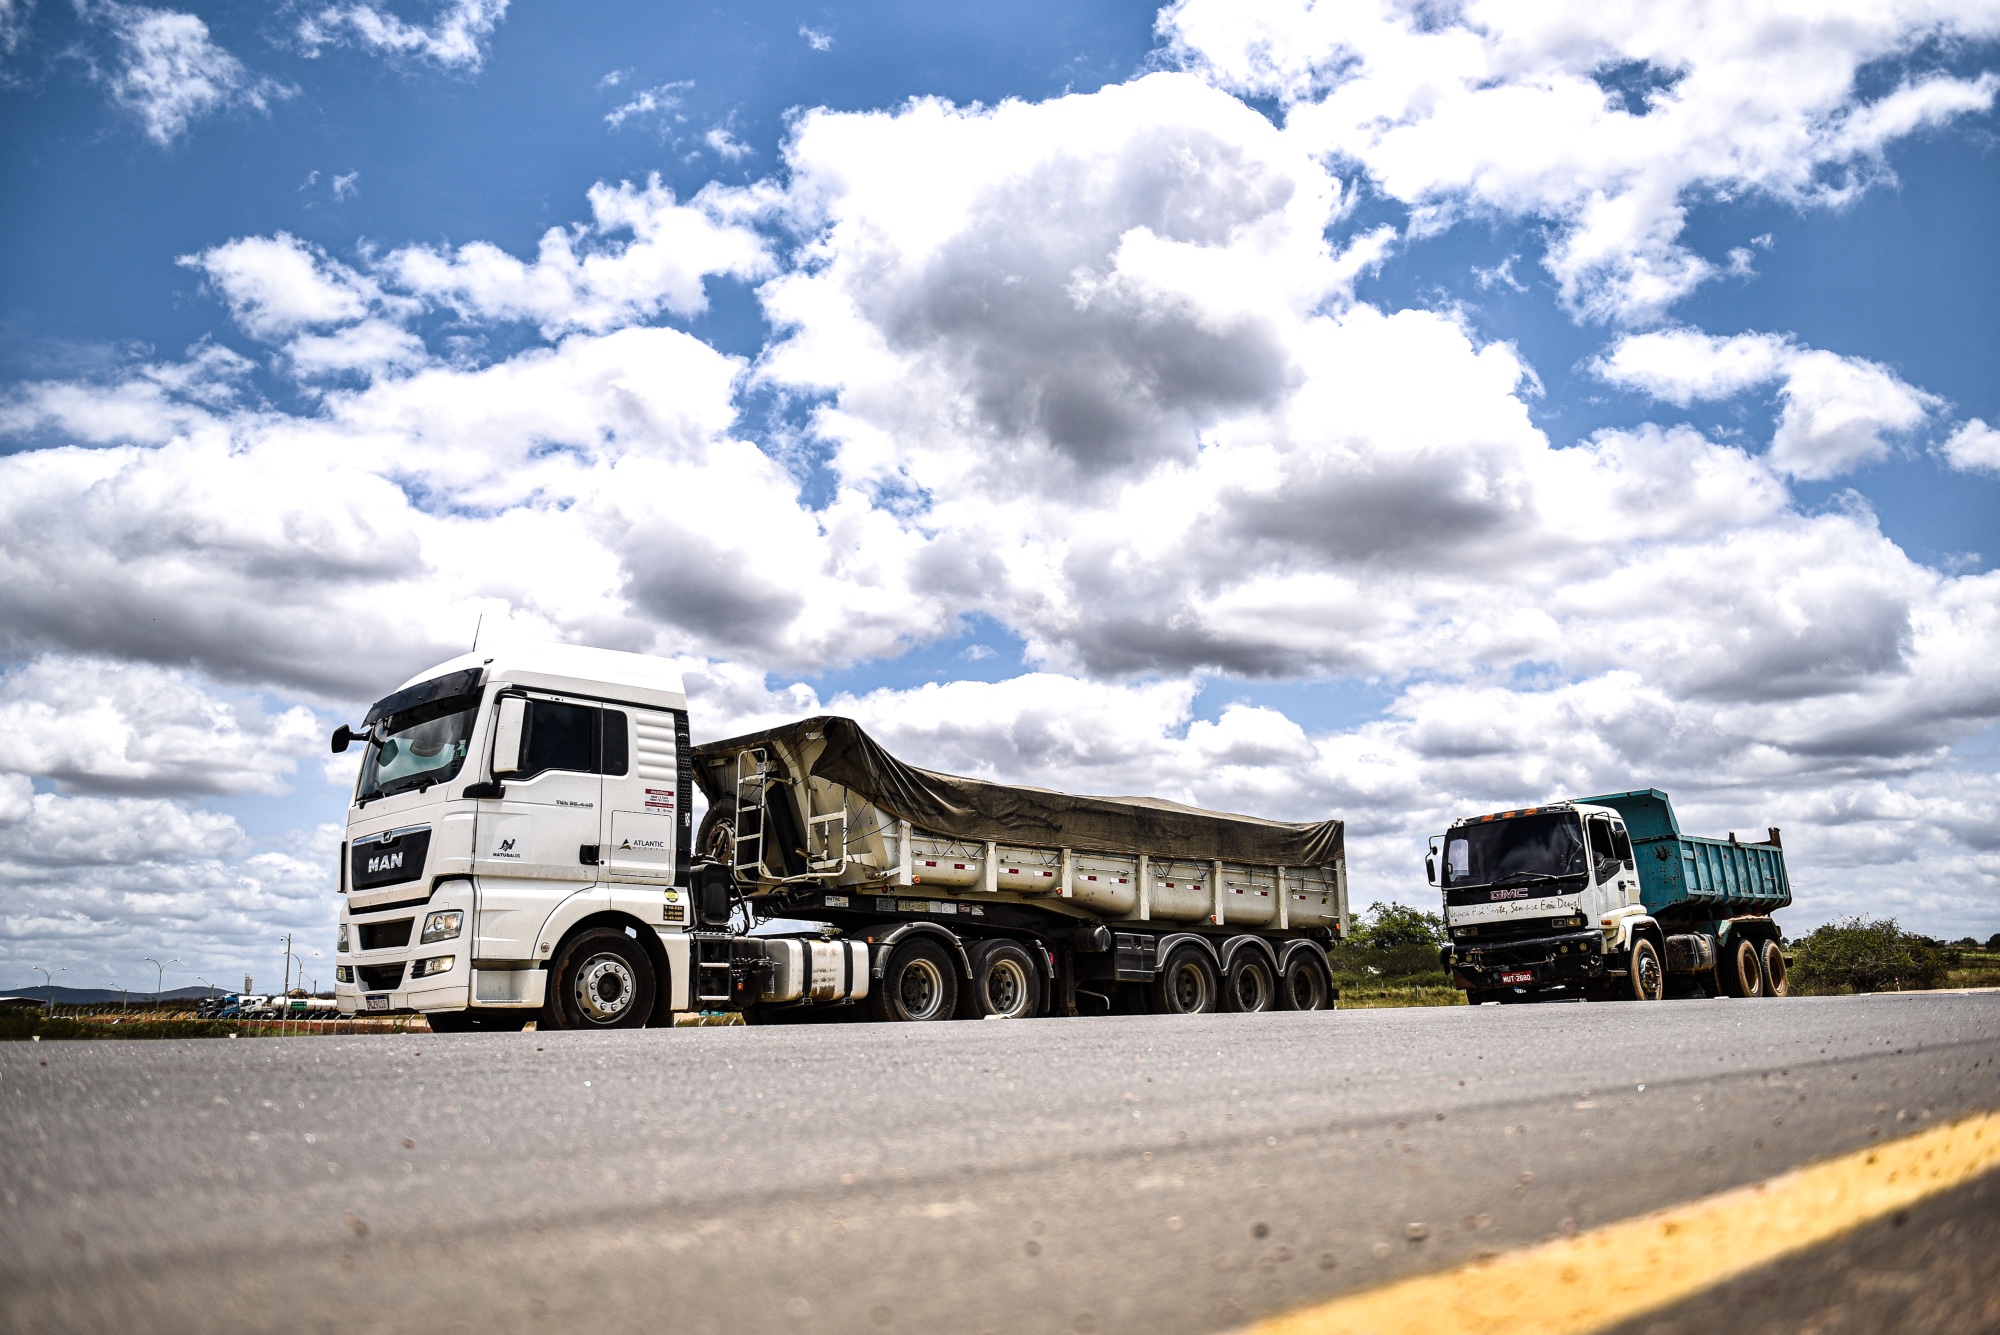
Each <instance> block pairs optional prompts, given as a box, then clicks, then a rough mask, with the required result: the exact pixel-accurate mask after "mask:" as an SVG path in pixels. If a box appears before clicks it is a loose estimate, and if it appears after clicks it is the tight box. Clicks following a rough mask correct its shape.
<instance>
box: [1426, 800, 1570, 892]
mask: <svg viewBox="0 0 2000 1335" xmlns="http://www.w3.org/2000/svg"><path fill="white" fill-rule="evenodd" d="M1581 875H1583V826H1582V825H1581V824H1580V823H1579V822H1578V821H1577V818H1576V813H1575V812H1572V811H1551V812H1548V813H1546V814H1541V815H1534V816H1515V817H1512V818H1511V819H1508V820H1496V821H1494V822H1492V823H1491V824H1481V825H1467V826H1463V827H1461V828H1459V829H1456V830H1453V831H1452V832H1451V836H1450V837H1449V838H1448V839H1447V840H1446V842H1445V885H1446V887H1447V888H1450V889H1456V888H1458V887H1460V886H1468V885H1508V884H1513V885H1529V884H1533V883H1534V882H1537V881H1552V880H1557V879H1560V878H1562V877H1565V876H1581Z"/></svg>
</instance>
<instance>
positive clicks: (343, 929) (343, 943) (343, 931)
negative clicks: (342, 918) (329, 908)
mask: <svg viewBox="0 0 2000 1335" xmlns="http://www.w3.org/2000/svg"><path fill="white" fill-rule="evenodd" d="M334 949H335V950H337V951H339V952H340V953H341V954H343V955H345V954H346V953H347V924H346V923H345V922H342V923H341V924H340V941H339V944H337V945H335V946H334Z"/></svg>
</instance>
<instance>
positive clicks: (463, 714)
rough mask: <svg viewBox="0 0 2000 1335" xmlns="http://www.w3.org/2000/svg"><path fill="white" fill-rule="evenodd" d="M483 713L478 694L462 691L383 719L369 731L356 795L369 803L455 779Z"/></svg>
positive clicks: (355, 791)
mask: <svg viewBox="0 0 2000 1335" xmlns="http://www.w3.org/2000/svg"><path fill="white" fill-rule="evenodd" d="M478 713H479V697H478V696H477V695H458V696H451V697H448V698H446V699H443V700H431V701H428V702H426V703H424V704H421V705H417V706H416V707H415V708H412V709H406V710H403V711H402V712H401V713H396V714H390V715H388V716H386V717H384V718H382V719H380V720H378V721H377V722H376V724H375V726H374V728H373V729H372V730H371V731H370V732H369V734H368V754H367V755H366V756H364V757H362V760H361V779H360V782H359V783H358V784H357V785H356V787H355V790H354V794H355V800H356V801H357V802H366V801H369V800H371V799H373V798H377V797H387V796H388V795H389V794H391V793H400V792H405V791H407V790H409V789H411V788H427V787H429V786H430V785H431V784H434V783H445V782H447V781H449V780H451V779H452V778H455V777H456V776H457V774H458V771H459V767H460V766H462V765H464V764H465V752H466V747H467V744H468V742H469V741H470V739H471V737H472V721H473V719H474V718H475V717H476V716H477V715H478Z"/></svg>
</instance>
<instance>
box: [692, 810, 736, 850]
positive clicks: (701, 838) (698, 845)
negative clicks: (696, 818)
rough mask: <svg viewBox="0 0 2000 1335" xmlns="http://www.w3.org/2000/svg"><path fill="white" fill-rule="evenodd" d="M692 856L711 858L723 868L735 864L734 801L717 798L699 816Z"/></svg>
mask: <svg viewBox="0 0 2000 1335" xmlns="http://www.w3.org/2000/svg"><path fill="white" fill-rule="evenodd" d="M694 855H695V856H696V857H698V858H712V859H714V860H715V861H717V862H720V863H721V864H722V865H723V866H725V867H731V866H734V865H735V864H736V799H735V798H733V797H724V798H718V799H717V800H716V801H714V802H711V803H709V807H708V810H707V811H704V812H703V813H702V816H701V828H700V829H698V830H696V831H695V832H694Z"/></svg>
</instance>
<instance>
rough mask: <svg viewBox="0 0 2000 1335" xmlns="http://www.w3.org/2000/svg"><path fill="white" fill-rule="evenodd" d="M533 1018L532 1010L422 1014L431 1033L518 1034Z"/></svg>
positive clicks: (433, 1012) (434, 1012)
mask: <svg viewBox="0 0 2000 1335" xmlns="http://www.w3.org/2000/svg"><path fill="white" fill-rule="evenodd" d="M534 1018H535V1013H534V1012H533V1011H523V1010H505V1011H502V1010H492V1011H469V1010H468V1011H431V1012H430V1013H429V1014H427V1015H425V1016H424V1019H425V1020H427V1021H429V1023H430V1026H431V1032H432V1033H433V1034H475V1033H480V1034H490V1033H499V1034H518V1033H520V1032H521V1031H522V1030H523V1029H525V1028H527V1025H528V1021H530V1020H532V1019H534Z"/></svg>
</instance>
